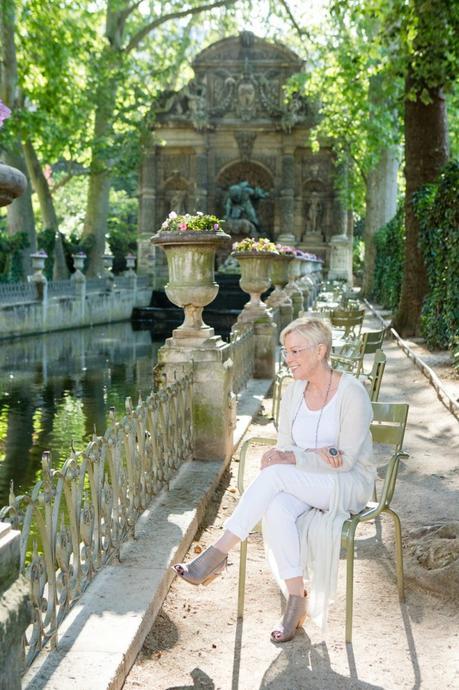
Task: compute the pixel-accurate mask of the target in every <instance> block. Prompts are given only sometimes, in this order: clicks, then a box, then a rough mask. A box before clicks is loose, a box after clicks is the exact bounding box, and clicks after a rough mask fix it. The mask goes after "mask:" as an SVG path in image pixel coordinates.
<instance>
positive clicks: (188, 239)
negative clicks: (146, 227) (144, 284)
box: [151, 229, 231, 339]
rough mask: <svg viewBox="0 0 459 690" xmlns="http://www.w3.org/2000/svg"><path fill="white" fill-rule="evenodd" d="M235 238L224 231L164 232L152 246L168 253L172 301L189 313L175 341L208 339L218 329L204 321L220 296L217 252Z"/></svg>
mask: <svg viewBox="0 0 459 690" xmlns="http://www.w3.org/2000/svg"><path fill="white" fill-rule="evenodd" d="M230 240H231V237H230V236H229V235H227V234H226V233H225V232H223V231H222V230H221V229H219V230H217V231H209V232H205V231H201V232H196V231H193V232H180V233H177V232H164V231H163V232H160V233H158V234H156V235H154V236H153V237H152V238H151V243H152V244H154V245H156V246H159V247H162V248H163V249H164V251H165V253H166V258H167V267H168V270H169V280H168V282H167V283H166V285H165V291H166V295H167V296H168V298H169V299H170V301H171V302H172V303H173V304H175V305H177V306H178V307H181V308H182V309H183V310H184V311H185V320H184V322H183V323H182V325H181V326H179V327H178V328H176V329H175V330H174V332H173V337H174V338H193V339H196V338H199V339H206V338H210V337H212V336H213V335H214V329H213V328H210V327H209V326H207V325H206V324H205V323H204V322H203V320H202V310H203V309H204V307H205V306H207V305H208V304H210V303H211V302H212V301H213V300H214V299H215V297H216V296H217V293H218V284H217V283H216V282H215V272H214V265H215V252H216V251H217V249H220V248H221V247H222V245H224V244H226V243H228V242H229V241H230Z"/></svg>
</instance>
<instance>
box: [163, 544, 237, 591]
mask: <svg viewBox="0 0 459 690" xmlns="http://www.w3.org/2000/svg"><path fill="white" fill-rule="evenodd" d="M227 560H228V556H227V554H225V553H223V552H222V551H219V550H218V549H216V548H215V547H214V546H209V548H208V549H206V550H205V551H203V552H202V553H201V554H199V556H198V557H197V558H194V559H193V560H192V561H190V563H176V564H175V565H173V566H172V569H173V570H174V571H175V572H176V573H177V575H179V577H181V578H182V580H185V581H186V582H189V583H190V585H208V584H209V583H210V582H212V580H214V579H215V578H216V577H218V576H219V575H220V574H221V573H222V572H223V571H224V569H225V567H226V562H227Z"/></svg>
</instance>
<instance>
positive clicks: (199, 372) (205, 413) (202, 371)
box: [155, 335, 236, 463]
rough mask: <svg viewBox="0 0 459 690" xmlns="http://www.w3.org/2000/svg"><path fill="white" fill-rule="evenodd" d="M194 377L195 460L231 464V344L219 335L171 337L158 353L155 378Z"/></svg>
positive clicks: (233, 400)
mask: <svg viewBox="0 0 459 690" xmlns="http://www.w3.org/2000/svg"><path fill="white" fill-rule="evenodd" d="M188 372H192V374H193V399H192V409H193V458H194V459H195V460H222V461H224V462H225V463H226V462H228V461H229V459H230V458H231V455H232V452H233V429H234V426H235V414H236V408H235V398H234V395H233V392H232V391H233V362H232V359H231V345H229V344H228V343H225V342H224V341H223V340H222V339H221V338H220V336H215V335H214V336H211V337H210V338H207V339H206V340H201V343H200V344H199V341H197V342H193V339H192V338H190V339H187V338H174V337H173V338H168V339H167V340H166V344H165V345H164V346H163V347H162V348H161V349H160V350H159V352H158V364H157V366H156V368H155V375H158V374H164V377H165V382H166V383H173V382H174V381H175V380H176V377H178V376H181V375H183V374H184V373H188Z"/></svg>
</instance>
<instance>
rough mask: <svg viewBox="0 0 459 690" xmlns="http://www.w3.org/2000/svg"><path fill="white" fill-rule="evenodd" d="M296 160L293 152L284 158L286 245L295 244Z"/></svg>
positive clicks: (283, 226)
mask: <svg viewBox="0 0 459 690" xmlns="http://www.w3.org/2000/svg"><path fill="white" fill-rule="evenodd" d="M294 165H295V160H294V157H293V152H292V151H290V150H286V151H285V152H284V154H283V156H282V189H281V192H280V226H281V227H280V233H279V237H282V241H283V242H284V243H285V244H294V243H295V234H294V232H293V218H294V194H295V169H294Z"/></svg>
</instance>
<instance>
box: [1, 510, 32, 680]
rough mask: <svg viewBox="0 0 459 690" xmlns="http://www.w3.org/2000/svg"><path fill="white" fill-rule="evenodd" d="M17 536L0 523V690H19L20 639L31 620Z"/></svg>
mask: <svg viewBox="0 0 459 690" xmlns="http://www.w3.org/2000/svg"><path fill="white" fill-rule="evenodd" d="M20 536H21V535H20V532H18V531H17V530H13V529H12V528H11V525H10V524H9V523H7V522H0V690H20V688H21V673H22V670H23V667H24V659H23V647H22V637H23V635H24V633H25V630H26V628H27V626H28V625H29V624H30V622H31V619H32V609H31V605H30V599H29V585H28V582H27V580H26V578H25V577H24V576H23V575H20V574H19V565H20V552H19V540H20Z"/></svg>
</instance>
